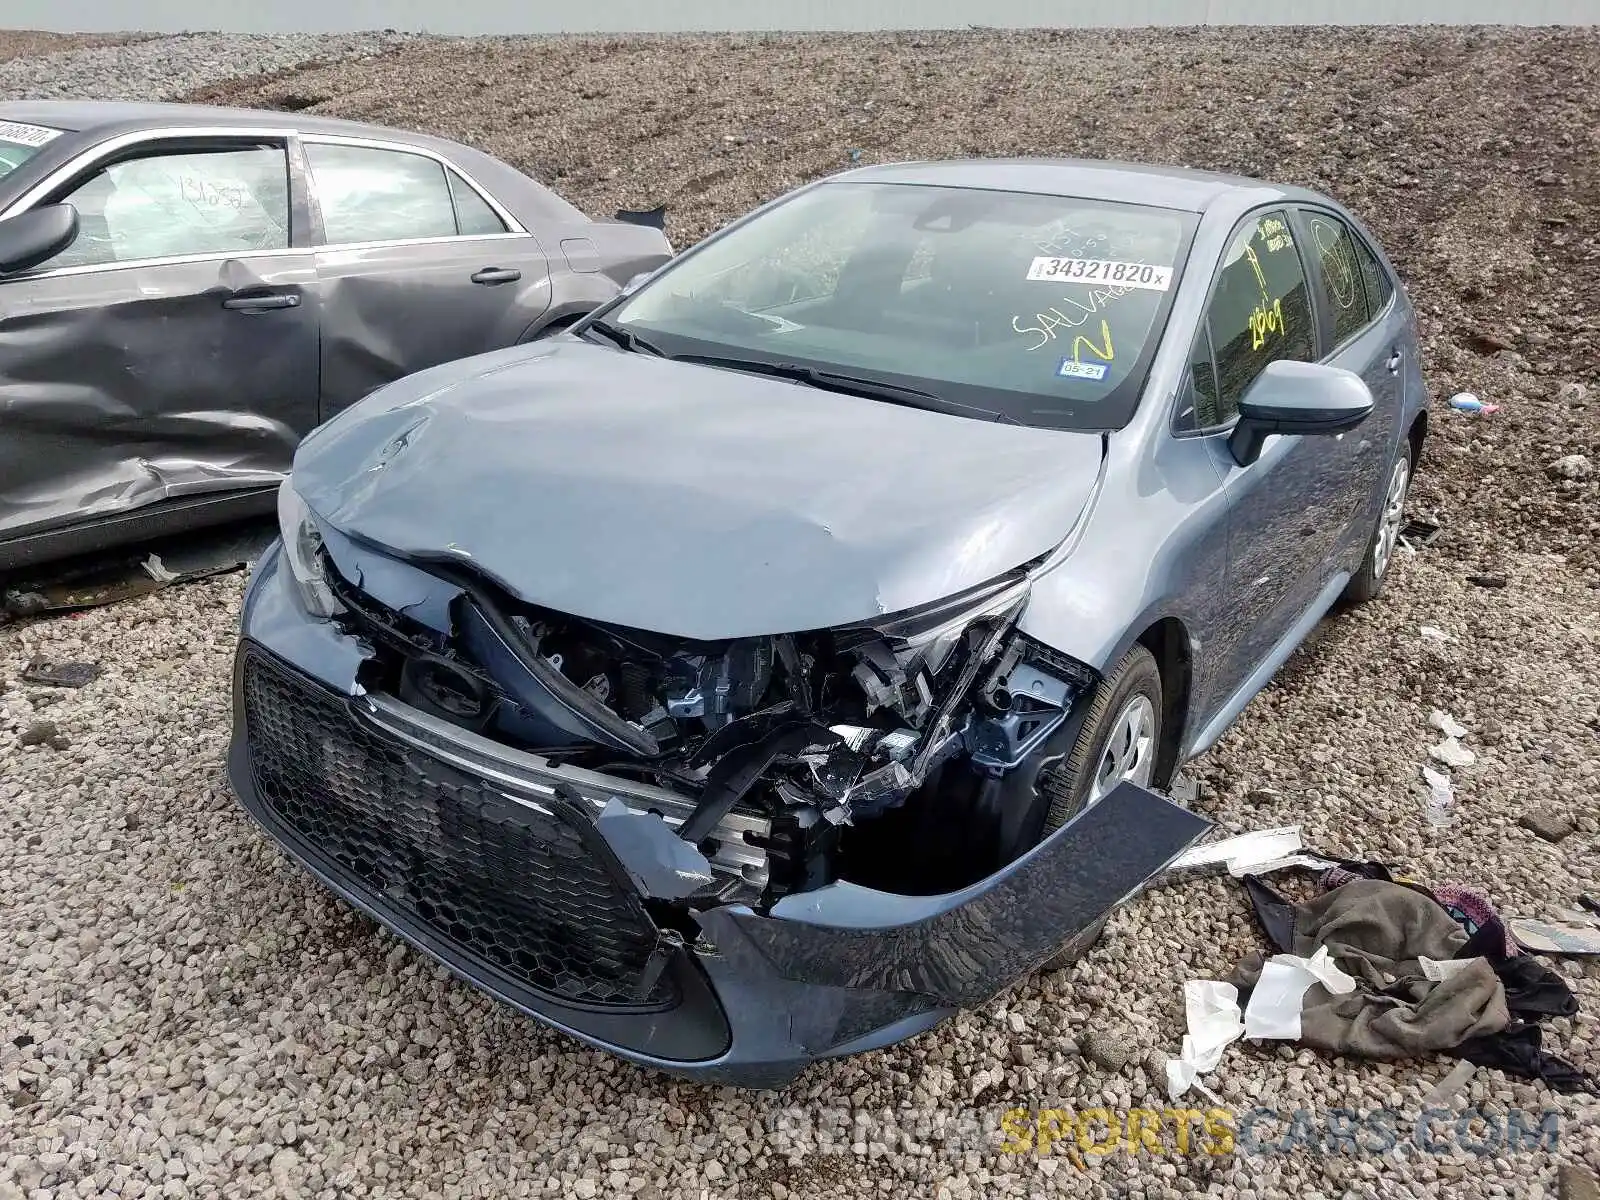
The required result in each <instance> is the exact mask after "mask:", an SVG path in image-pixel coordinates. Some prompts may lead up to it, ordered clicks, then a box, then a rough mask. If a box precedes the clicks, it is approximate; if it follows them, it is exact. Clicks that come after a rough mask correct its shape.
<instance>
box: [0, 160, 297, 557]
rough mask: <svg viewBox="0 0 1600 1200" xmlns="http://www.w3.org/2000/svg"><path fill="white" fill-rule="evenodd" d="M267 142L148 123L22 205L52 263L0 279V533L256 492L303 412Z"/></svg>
mask: <svg viewBox="0 0 1600 1200" xmlns="http://www.w3.org/2000/svg"><path fill="white" fill-rule="evenodd" d="M295 191H296V188H295V185H294V183H293V181H292V180H291V177H290V172H289V160H288V154H287V141H286V139H284V138H272V137H266V138H264V137H245V136H241V137H225V138H215V137H207V138H183V139H177V138H173V139H156V140H152V141H150V142H143V143H138V144H137V145H135V146H133V147H124V148H122V149H120V150H118V151H114V152H111V153H109V154H107V155H106V156H103V157H101V158H99V159H97V160H96V161H94V162H93V163H90V164H88V165H86V166H85V167H84V168H83V170H82V171H80V172H78V173H77V174H76V175H75V176H73V177H72V178H71V179H70V180H69V181H67V182H66V183H64V184H63V185H62V186H61V187H59V188H57V189H55V190H54V191H53V192H52V193H51V194H49V195H47V196H44V197H41V200H40V202H41V203H53V202H59V201H66V202H68V203H70V204H72V205H73V206H74V207H75V208H77V209H78V212H79V222H80V230H79V235H78V237H77V238H76V239H75V240H74V242H73V243H72V244H71V245H70V246H68V247H67V249H66V250H64V251H63V252H62V253H61V254H59V255H57V256H56V257H55V258H54V259H52V260H50V261H48V262H46V263H44V264H42V265H40V266H38V267H36V268H34V269H33V270H30V271H27V272H23V273H21V274H18V275H14V276H10V277H4V278H0V480H3V481H4V488H3V504H0V539H6V538H9V537H14V536H17V535H19V534H23V533H31V532H42V531H47V530H51V529H54V528H56V527H58V526H65V525H72V524H76V523H79V522H86V521H93V520H95V519H97V518H113V517H117V516H120V515H123V514H128V513H130V512H133V511H135V510H138V509H141V508H144V507H146V506H152V505H162V504H165V503H169V502H175V501H180V500H183V499H185V498H193V497H200V496H206V495H210V494H216V493H226V492H231V491H239V490H244V491H248V490H252V489H259V490H263V491H264V490H266V489H269V488H271V487H273V486H275V484H276V483H277V481H278V480H279V479H281V477H282V475H283V473H285V472H286V471H287V470H288V468H289V463H290V459H291V457H292V455H293V452H294V447H295V445H296V443H297V442H298V441H299V439H300V437H301V436H302V435H303V434H304V433H305V432H307V431H308V430H309V429H310V428H311V427H312V425H314V424H315V422H316V415H317V371H318V365H317V320H318V314H317V304H316V294H315V289H314V287H312V284H313V283H314V281H315V278H316V275H315V266H314V262H313V259H312V255H311V251H310V248H309V246H305V245H297V244H296V242H297V240H299V238H300V236H301V230H300V227H299V221H298V220H297V215H298V214H297V209H300V208H301V206H300V205H297V204H296V202H295Z"/></svg>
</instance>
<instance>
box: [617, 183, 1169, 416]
mask: <svg viewBox="0 0 1600 1200" xmlns="http://www.w3.org/2000/svg"><path fill="white" fill-rule="evenodd" d="M1193 222H1194V218H1193V217H1192V215H1191V214H1187V213H1181V212H1176V211H1173V210H1169V209H1159V208H1149V207H1145V206H1141V205H1132V204H1117V203H1112V202H1109V201H1103V200H1094V199H1076V198H1071V197H1062V196H1048V195H1035V194H1023V193H1015V192H1004V191H992V190H979V189H973V188H953V187H928V186H922V185H909V184H881V183H834V184H825V185H823V186H821V187H817V188H813V189H811V190H809V191H805V192H802V193H800V194H799V195H797V196H795V197H794V198H793V199H790V200H788V201H785V202H784V203H782V204H781V205H779V206H777V207H776V208H773V209H771V210H769V211H767V212H765V213H762V214H760V215H759V216H757V217H755V218H753V219H752V220H750V221H749V222H747V223H745V224H744V225H742V226H740V227H738V228H736V229H733V230H731V231H730V232H729V233H727V234H726V235H724V236H723V237H721V238H718V239H717V240H715V241H713V242H710V243H708V244H707V245H706V246H705V247H703V248H702V249H700V250H697V251H695V252H693V253H692V254H690V255H688V256H686V257H685V258H683V259H681V260H680V261H679V263H678V264H677V265H675V266H673V267H669V268H668V269H667V270H665V271H664V272H662V273H660V274H659V275H657V276H656V277H655V278H653V279H652V280H651V281H650V282H648V283H646V284H645V285H644V286H643V287H642V288H640V290H639V291H637V292H636V293H634V294H633V296H631V297H630V298H629V299H628V300H627V301H625V302H624V303H623V304H621V305H620V306H619V307H618V308H616V309H614V310H612V311H611V312H609V313H607V314H606V319H607V320H608V321H610V322H611V323H613V324H615V325H619V326H623V327H625V328H628V329H633V330H636V331H637V332H638V333H639V334H640V336H643V337H645V338H647V339H648V340H649V341H651V342H652V343H655V344H658V345H660V346H661V347H662V348H663V349H665V350H666V351H667V352H668V353H669V354H672V353H683V354H703V355H704V354H709V355H715V356H720V357H742V358H746V359H752V360H762V361H767V362H783V363H797V364H800V365H803V366H810V367H815V368H818V369H819V370H824V371H833V372H840V373H844V372H847V373H849V374H852V375H857V376H866V377H868V378H877V379H881V380H885V381H891V382H897V383H900V384H902V385H905V386H912V387H916V388H919V389H921V390H924V391H929V392H933V393H935V394H936V395H937V396H939V397H940V398H941V399H945V400H950V401H954V402H956V403H958V404H963V405H967V406H969V407H979V408H983V409H988V410H996V411H999V412H1001V413H1003V414H1005V415H1006V416H1007V417H1010V418H1012V419H1015V420H1017V421H1021V422H1024V423H1027V424H1031V425H1038V426H1043V427H1048V428H1072V429H1115V428H1118V427H1120V426H1121V425H1123V424H1126V423H1127V421H1128V419H1129V417H1130V416H1131V415H1132V413H1133V410H1134V406H1135V405H1136V404H1137V402H1138V396H1139V390H1140V388H1141V386H1142V384H1143V379H1144V375H1145V372H1146V371H1147V369H1148V365H1149V359H1150V356H1151V354H1152V353H1153V350H1154V347H1155V345H1156V343H1157V342H1158V341H1159V339H1160V336H1161V331H1162V328H1163V327H1164V325H1165V322H1166V314H1167V310H1168V308H1169V306H1170V303H1171V299H1172V295H1173V291H1174V289H1175V288H1176V286H1177V282H1178V276H1179V273H1180V271H1181V268H1182V264H1183V258H1184V255H1185V254H1186V252H1187V247H1188V243H1189V237H1190V235H1191V234H1192V231H1193Z"/></svg>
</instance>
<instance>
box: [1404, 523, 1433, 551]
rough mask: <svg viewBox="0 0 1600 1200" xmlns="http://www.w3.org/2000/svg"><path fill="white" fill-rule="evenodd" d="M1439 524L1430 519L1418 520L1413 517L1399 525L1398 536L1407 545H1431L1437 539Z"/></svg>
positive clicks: (1418, 546)
mask: <svg viewBox="0 0 1600 1200" xmlns="http://www.w3.org/2000/svg"><path fill="white" fill-rule="evenodd" d="M1439 533H1440V530H1439V526H1437V525H1435V524H1434V523H1433V522H1432V521H1419V520H1417V519H1415V518H1413V519H1411V520H1409V521H1407V522H1406V523H1405V524H1404V525H1402V526H1401V527H1400V536H1401V538H1403V539H1404V540H1405V541H1406V543H1407V544H1408V545H1411V546H1414V547H1417V548H1418V549H1420V548H1422V547H1423V546H1431V545H1433V543H1434V542H1436V541H1437V540H1438V539H1439Z"/></svg>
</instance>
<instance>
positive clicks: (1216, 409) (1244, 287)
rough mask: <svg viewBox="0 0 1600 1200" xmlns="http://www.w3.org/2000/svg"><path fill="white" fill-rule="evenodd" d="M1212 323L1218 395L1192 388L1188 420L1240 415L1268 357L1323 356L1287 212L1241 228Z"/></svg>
mask: <svg viewBox="0 0 1600 1200" xmlns="http://www.w3.org/2000/svg"><path fill="white" fill-rule="evenodd" d="M1206 324H1207V327H1208V329H1209V332H1210V345H1211V348H1212V368H1213V370H1214V371H1215V379H1216V383H1215V391H1214V393H1213V394H1214V400H1206V399H1205V398H1204V397H1203V396H1202V395H1201V394H1200V393H1199V390H1198V389H1192V390H1194V391H1195V393H1196V394H1195V395H1194V397H1193V406H1192V409H1186V411H1185V413H1184V414H1183V416H1182V418H1181V420H1180V425H1182V426H1187V427H1189V428H1200V429H1205V428H1209V427H1211V426H1214V425H1222V424H1226V423H1227V422H1228V421H1231V420H1233V418H1234V417H1235V416H1237V415H1238V412H1239V398H1240V397H1241V396H1243V395H1244V393H1245V389H1247V388H1248V387H1249V386H1250V385H1251V384H1252V383H1253V382H1255V378H1256V376H1257V375H1259V374H1261V372H1262V371H1263V370H1265V369H1266V366H1267V364H1268V363H1270V362H1275V361H1276V360H1278V359H1280V358H1292V359H1298V360H1300V361H1302V362H1311V361H1313V360H1314V359H1315V358H1316V357H1317V332H1316V327H1315V323H1314V322H1313V320H1312V316H1311V298H1310V294H1309V292H1308V291H1307V287H1306V274H1305V269H1304V267H1303V266H1302V265H1301V262H1300V254H1299V251H1298V249H1297V248H1296V246H1295V240H1294V234H1293V232H1292V231H1291V229H1290V227H1289V221H1288V217H1287V215H1286V214H1285V213H1283V212H1276V211H1275V212H1268V213H1261V214H1259V215H1257V216H1255V217H1252V218H1251V219H1250V220H1249V221H1247V222H1246V223H1245V225H1244V226H1243V227H1242V228H1241V229H1240V230H1239V231H1238V233H1236V234H1235V235H1234V238H1233V241H1232V243H1231V244H1230V245H1229V246H1228V250H1227V253H1226V254H1224V255H1223V258H1222V267H1221V270H1220V271H1219V273H1218V276H1217V281H1216V286H1215V289H1214V290H1213V292H1212V296H1211V303H1210V305H1209V307H1208V308H1207V310H1206ZM1201 341H1202V342H1203V341H1204V338H1203V337H1202V339H1201ZM1193 379H1194V369H1193V366H1192V365H1191V380H1193Z"/></svg>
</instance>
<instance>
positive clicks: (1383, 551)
mask: <svg viewBox="0 0 1600 1200" xmlns="http://www.w3.org/2000/svg"><path fill="white" fill-rule="evenodd" d="M1411 455H1412V451H1411V439H1410V438H1407V439H1406V440H1405V442H1404V443H1402V444H1401V447H1400V453H1399V454H1398V455H1396V456H1395V460H1394V466H1393V468H1391V470H1390V472H1389V487H1388V490H1387V491H1386V492H1385V493H1384V497H1383V512H1382V513H1381V514H1380V515H1379V517H1378V527H1377V529H1375V530H1373V532H1372V541H1371V542H1370V543H1368V545H1367V555H1366V557H1365V558H1363V559H1362V560H1361V569H1360V570H1358V571H1357V572H1356V573H1355V574H1354V575H1352V576H1351V577H1350V582H1349V583H1348V584H1346V585H1345V589H1344V598H1345V599H1346V600H1347V601H1349V602H1350V603H1351V604H1365V603H1366V602H1367V601H1368V600H1372V599H1374V598H1376V596H1377V595H1378V593H1379V592H1381V591H1382V590H1383V581H1384V579H1385V578H1386V577H1387V576H1388V573H1389V566H1390V564H1391V563H1393V562H1394V553H1395V550H1397V549H1398V548H1399V546H1400V530H1401V528H1402V527H1403V526H1404V525H1405V513H1406V497H1407V496H1408V495H1409V494H1410V492H1411V468H1412V465H1413V464H1412V460H1411Z"/></svg>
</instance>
